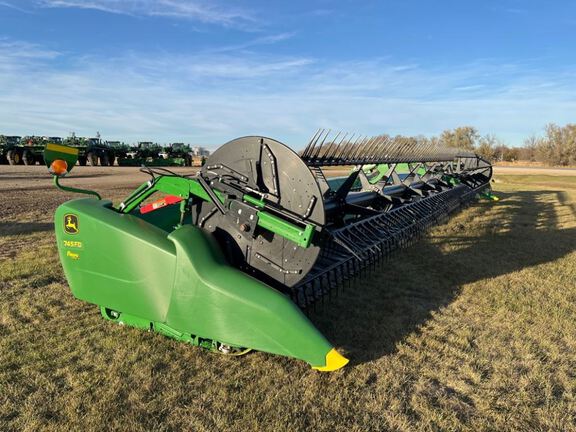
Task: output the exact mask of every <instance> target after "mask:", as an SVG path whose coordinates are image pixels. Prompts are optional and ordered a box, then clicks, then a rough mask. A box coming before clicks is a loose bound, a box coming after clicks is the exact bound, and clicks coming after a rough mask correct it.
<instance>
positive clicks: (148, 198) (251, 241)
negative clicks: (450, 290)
mask: <svg viewBox="0 0 576 432" xmlns="http://www.w3.org/2000/svg"><path fill="white" fill-rule="evenodd" d="M45 158H46V162H47V164H48V165H49V166H50V167H51V170H52V172H53V174H54V175H55V176H56V178H55V180H56V185H57V186H58V187H61V188H64V187H63V186H61V185H60V183H59V182H58V176H62V175H64V174H66V173H67V172H68V171H70V169H71V168H72V166H73V164H74V163H75V160H74V159H73V158H70V152H69V150H68V149H67V148H66V147H65V146H64V147H63V146H58V148H56V147H50V148H47V149H46V153H45ZM337 165H340V166H343V167H344V166H351V167H352V168H351V169H350V168H344V170H345V172H349V173H348V174H347V175H346V176H344V177H339V178H334V179H326V178H325V176H324V172H323V168H324V167H325V166H337ZM143 171H145V172H147V173H148V174H149V175H150V177H151V178H150V180H149V181H148V182H146V183H144V184H142V185H141V186H140V187H138V188H137V189H136V190H135V191H134V192H133V193H132V194H131V195H130V196H128V197H127V198H126V199H125V200H124V201H123V202H122V203H120V204H119V205H117V206H114V205H113V204H112V202H110V201H107V200H101V199H99V196H98V195H97V194H96V193H95V192H91V191H83V190H79V189H74V188H71V187H65V189H66V190H68V191H77V192H80V193H91V194H93V195H94V196H93V197H88V198H79V199H75V200H71V201H68V202H66V203H64V204H63V205H61V206H60V207H59V208H58V210H57V211H56V215H55V226H56V237H57V241H58V248H59V253H60V259H61V261H62V265H63V267H64V271H65V274H66V277H67V279H68V282H69V284H70V288H71V290H72V292H73V294H74V295H75V296H76V297H77V298H79V299H82V300H85V301H87V302H90V303H94V304H96V305H98V306H99V307H100V310H101V313H102V316H103V317H104V318H106V319H108V320H111V321H115V322H118V323H124V324H128V325H132V326H135V327H139V328H142V329H146V330H154V331H157V332H159V333H162V334H164V335H167V336H169V337H172V338H175V339H178V340H181V341H183V342H186V343H190V344H192V345H197V346H200V347H203V348H206V349H209V350H212V351H215V352H219V353H222V354H228V355H240V354H244V353H246V352H248V351H249V350H250V349H256V350H260V351H266V352H270V353H274V354H279V355H285V356H290V357H294V358H297V359H301V360H303V361H305V362H307V363H309V364H310V365H311V366H312V367H313V368H314V369H317V370H321V371H332V370H336V369H339V368H341V367H342V366H344V365H345V364H346V363H347V362H348V360H347V359H346V358H344V357H343V356H342V355H340V354H339V353H338V352H337V351H336V349H335V348H334V346H333V345H332V344H331V343H330V342H329V341H328V339H327V338H326V337H325V336H324V335H322V334H321V333H320V332H319V331H318V330H317V329H316V328H315V327H314V325H313V324H312V323H311V322H310V320H309V319H308V318H307V317H306V315H304V313H302V309H306V308H308V307H310V306H311V305H312V304H314V303H315V302H316V301H318V300H319V299H321V298H322V297H323V296H325V295H326V294H327V293H328V292H329V291H330V290H332V289H337V288H338V286H339V285H340V284H342V283H344V282H345V281H347V280H349V279H350V278H352V277H354V276H355V275H357V274H358V273H360V272H361V271H363V270H365V269H369V268H373V267H374V265H375V264H376V263H377V262H378V261H379V260H380V259H381V258H382V257H384V256H385V255H387V254H389V253H390V252H391V251H392V250H394V249H396V248H398V247H401V246H403V245H406V244H408V242H409V241H410V240H411V239H414V238H415V237H416V236H417V235H418V234H420V233H422V232H423V231H424V230H426V229H427V228H429V227H430V226H432V225H434V224H436V223H438V222H439V221H442V220H444V218H445V217H446V216H447V215H448V214H449V213H451V212H453V211H455V210H457V209H458V208H460V207H461V206H462V205H465V204H466V203H468V202H470V201H471V200H473V199H475V198H476V197H477V196H479V195H483V196H486V197H492V195H491V192H490V178H491V177H492V167H491V166H490V164H489V163H488V162H487V161H485V160H484V159H482V158H480V157H479V156H477V155H476V154H474V153H470V152H462V151H459V150H455V149H439V148H436V147H433V146H427V147H422V146H419V145H418V144H417V143H416V141H415V140H411V139H391V138H388V137H385V136H381V137H374V138H356V139H352V138H347V137H345V136H342V135H337V136H334V137H331V136H330V134H329V133H328V132H325V131H318V132H317V133H316V135H315V136H314V137H313V138H312V140H311V141H310V142H309V143H308V145H307V146H306V148H305V149H304V150H303V151H302V152H301V153H299V154H298V153H295V152H294V151H293V150H291V149H290V148H288V147H287V146H285V145H283V144H282V143H280V142H278V141H275V140H272V139H269V138H265V137H256V136H251V137H244V138H239V139H236V140H233V141H230V142H229V143H227V144H225V145H223V146H222V147H220V149H218V150H217V151H216V152H214V153H213V154H212V156H210V158H209V159H208V161H207V163H206V164H205V165H204V167H202V169H201V170H200V172H198V173H197V174H189V175H178V174H175V173H173V172H171V171H169V170H166V169H162V168H156V169H152V168H143ZM328 336H330V335H328Z"/></svg>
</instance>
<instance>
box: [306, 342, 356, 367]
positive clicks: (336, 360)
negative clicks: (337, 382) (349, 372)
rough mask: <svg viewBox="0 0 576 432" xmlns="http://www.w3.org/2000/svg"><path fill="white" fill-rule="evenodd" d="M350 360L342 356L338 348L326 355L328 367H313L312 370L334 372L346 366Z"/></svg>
mask: <svg viewBox="0 0 576 432" xmlns="http://www.w3.org/2000/svg"><path fill="white" fill-rule="evenodd" d="M349 361H350V360H348V359H347V358H346V357H344V356H343V355H341V354H340V353H339V352H338V351H336V348H332V349H331V350H330V351H328V354H326V366H312V369H316V370H319V371H322V372H332V371H335V370H338V369H340V368H341V367H344V366H346V364H348V362H349Z"/></svg>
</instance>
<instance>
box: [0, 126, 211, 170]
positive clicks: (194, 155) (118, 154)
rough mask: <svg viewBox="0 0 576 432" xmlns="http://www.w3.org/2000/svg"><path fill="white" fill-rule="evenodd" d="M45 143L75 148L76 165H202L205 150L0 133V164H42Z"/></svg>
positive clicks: (72, 137)
mask: <svg viewBox="0 0 576 432" xmlns="http://www.w3.org/2000/svg"><path fill="white" fill-rule="evenodd" d="M46 144H60V145H65V146H69V147H74V148H76V149H78V164H79V165H82V166H84V165H90V166H98V165H100V166H113V165H115V164H117V165H119V166H141V165H146V166H202V165H204V162H205V160H206V157H207V156H208V155H209V152H208V151H207V150H205V149H204V148H202V147H195V148H192V147H191V146H190V145H188V144H184V143H172V144H169V145H167V146H162V145H160V144H157V143H153V142H148V141H141V142H138V143H137V144H134V145H129V144H125V143H124V142H120V141H104V140H102V139H101V138H100V135H99V134H98V135H97V136H96V137H93V138H85V137H77V136H76V135H75V134H72V135H70V136H69V137H67V138H64V139H62V138H60V137H48V136H25V137H20V136H7V135H0V164H10V165H35V164H36V163H39V164H43V163H44V159H43V151H44V148H45V147H46Z"/></svg>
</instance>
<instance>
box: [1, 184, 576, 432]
mask: <svg viewBox="0 0 576 432" xmlns="http://www.w3.org/2000/svg"><path fill="white" fill-rule="evenodd" d="M498 180H499V182H497V183H496V184H495V186H496V190H497V193H498V195H500V197H501V198H502V201H500V202H499V203H489V202H485V201H484V202H480V203H478V204H475V205H473V206H472V207H470V208H468V209H466V210H464V211H463V212H461V213H460V214H459V215H457V216H456V217H455V218H453V219H452V220H451V221H450V222H449V223H448V224H447V225H444V226H441V227H437V228H436V229H434V230H433V231H432V232H431V233H430V234H429V235H428V236H427V237H426V238H425V239H422V240H421V241H420V242H418V243H417V244H416V245H414V246H412V247H411V248H409V249H407V250H404V251H402V252H400V253H399V254H397V255H396V256H394V257H393V258H391V259H390V260H389V261H387V262H386V263H384V264H383V266H382V267H381V268H380V269H379V270H378V271H377V272H375V273H373V274H371V275H370V276H369V277H368V278H365V279H363V280H357V281H356V283H355V284H354V286H353V287H351V288H350V289H349V290H346V291H345V292H343V293H341V294H340V295H339V296H338V297H337V298H336V299H334V300H333V302H332V303H331V304H330V305H328V306H327V307H326V308H324V309H323V311H322V312H321V313H319V314H316V315H313V316H312V319H313V321H314V322H315V323H316V324H317V325H318V327H319V328H320V329H321V330H322V331H323V332H324V333H325V334H326V335H327V336H328V337H329V338H330V339H331V340H332V341H333V342H334V343H335V344H336V345H337V346H338V347H339V349H340V350H341V351H343V352H344V353H345V354H346V355H347V356H348V357H350V358H351V359H352V361H351V364H350V365H349V366H348V367H346V368H344V369H343V370H341V371H339V372H337V373H333V374H320V373H317V372H314V371H312V370H310V369H309V368H308V367H307V365H305V364H304V363H301V362H298V361H295V360H291V359H287V358H282V357H276V356H271V355H267V354H264V353H254V354H250V355H248V356H246V357H243V358H238V359H234V358H232V359H231V358H224V357H220V356H218V355H215V354H210V353H207V352H204V351H201V350H200V349H197V348H192V347H189V346H186V345H184V344H179V343H177V342H174V341H171V340H169V339H167V338H164V337H162V336H160V335H156V334H151V333H146V332H141V331H138V330H135V329H130V328H123V327H120V326H115V325H113V324H111V323H109V322H106V321H104V320H102V319H101V318H100V317H99V315H98V311H97V308H96V307H94V306H90V305H87V304H84V303H81V302H79V301H77V300H75V299H74V298H72V296H71V294H70V292H69V290H68V288H67V285H66V282H65V279H64V277H63V274H62V271H61V269H60V266H59V263H58V262H57V258H56V250H55V246H54V238H53V234H52V231H51V227H50V225H49V217H50V216H49V214H48V215H39V214H37V213H23V214H21V215H18V217H17V218H16V215H14V216H15V218H13V219H12V222H2V223H1V224H0V248H1V250H2V256H1V263H0V367H1V368H0V430H3V431H4V430H23V431H38V430H58V431H59V430H94V431H96V430H102V429H111V430H130V431H140V430H141V431H150V430H222V429H228V430H274V431H281V430H330V431H333V430H346V431H366V430H398V431H412V430H442V431H451V430H474V431H477V430H497V431H504V430H525V431H528V430H542V431H544V430H558V431H566V430H576V427H575V426H574V425H575V422H576V319H575V318H576V282H575V281H576V204H575V203H576V177H572V178H568V177H566V178H560V177H555V178H554V179H553V180H551V179H549V178H546V177H533V176H532V177H516V176H506V177H499V178H498ZM115 193H116V191H115ZM120 195H122V194H121V193H120V192H118V196H120ZM58 199H60V200H61V199H62V196H59V197H58ZM16 219H18V221H19V222H18V223H17V222H15V221H16Z"/></svg>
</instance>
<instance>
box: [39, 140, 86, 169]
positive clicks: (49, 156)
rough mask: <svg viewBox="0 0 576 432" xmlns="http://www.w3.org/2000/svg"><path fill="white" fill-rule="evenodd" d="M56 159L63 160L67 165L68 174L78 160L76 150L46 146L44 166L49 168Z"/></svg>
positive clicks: (61, 146)
mask: <svg viewBox="0 0 576 432" xmlns="http://www.w3.org/2000/svg"><path fill="white" fill-rule="evenodd" d="M56 159H62V160H65V161H66V164H67V165H68V168H67V170H68V172H70V171H71V170H72V168H73V167H74V165H76V161H77V160H78V149H77V148H75V147H69V146H65V145H61V144H53V143H50V144H46V147H45V148H44V163H46V166H47V167H48V168H50V164H51V163H52V162H53V161H55V160H56Z"/></svg>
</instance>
